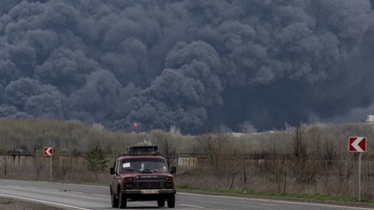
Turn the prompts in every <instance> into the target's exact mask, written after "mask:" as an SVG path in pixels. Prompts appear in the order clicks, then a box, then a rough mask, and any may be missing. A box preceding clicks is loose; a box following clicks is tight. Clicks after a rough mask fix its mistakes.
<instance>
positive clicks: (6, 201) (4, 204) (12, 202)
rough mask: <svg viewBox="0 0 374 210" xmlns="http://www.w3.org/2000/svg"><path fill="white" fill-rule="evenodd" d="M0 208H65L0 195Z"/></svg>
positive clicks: (59, 209)
mask: <svg viewBox="0 0 374 210" xmlns="http://www.w3.org/2000/svg"><path fill="white" fill-rule="evenodd" d="M0 209H6V210H41V209H43V210H44V209H45V210H63V209H64V208H59V207H54V206H50V205H46V204H42V203H37V202H31V201H25V200H21V199H14V198H6V197H0ZM65 210H66V209H65Z"/></svg>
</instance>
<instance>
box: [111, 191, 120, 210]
mask: <svg viewBox="0 0 374 210" xmlns="http://www.w3.org/2000/svg"><path fill="white" fill-rule="evenodd" d="M110 200H111V203H112V207H113V208H117V207H118V203H119V202H118V198H116V196H115V195H114V194H113V193H112V192H110Z"/></svg>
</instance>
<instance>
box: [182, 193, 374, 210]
mask: <svg viewBox="0 0 374 210" xmlns="http://www.w3.org/2000/svg"><path fill="white" fill-rule="evenodd" d="M178 192H184V193H194V194H202V195H217V196H230V197H241V198H253V199H263V200H271V201H288V202H300V203H315V204H325V205H335V206H346V207H361V208H368V209H374V203H366V202H361V203H359V202H347V201H335V200H318V199H305V198H287V197H275V196H274V197H273V196H256V195H241V194H234V193H233V194H231V193H220V192H208V191H197V190H182V189H178V190H177V193H178Z"/></svg>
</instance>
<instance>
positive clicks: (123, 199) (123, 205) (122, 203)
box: [118, 193, 127, 209]
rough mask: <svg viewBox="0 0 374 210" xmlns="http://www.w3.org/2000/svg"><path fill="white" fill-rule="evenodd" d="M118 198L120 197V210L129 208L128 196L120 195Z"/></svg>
mask: <svg viewBox="0 0 374 210" xmlns="http://www.w3.org/2000/svg"><path fill="white" fill-rule="evenodd" d="M118 197H119V208H120V209H124V208H126V206H127V199H126V196H125V195H124V194H121V193H120V194H119V195H118Z"/></svg>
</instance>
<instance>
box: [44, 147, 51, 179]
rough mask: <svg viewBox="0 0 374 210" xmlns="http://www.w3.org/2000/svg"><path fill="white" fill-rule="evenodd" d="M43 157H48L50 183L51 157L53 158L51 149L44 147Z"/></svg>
mask: <svg viewBox="0 0 374 210" xmlns="http://www.w3.org/2000/svg"><path fill="white" fill-rule="evenodd" d="M43 151H44V156H50V158H49V181H50V182H52V162H53V161H52V156H53V147H44V150H43Z"/></svg>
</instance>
